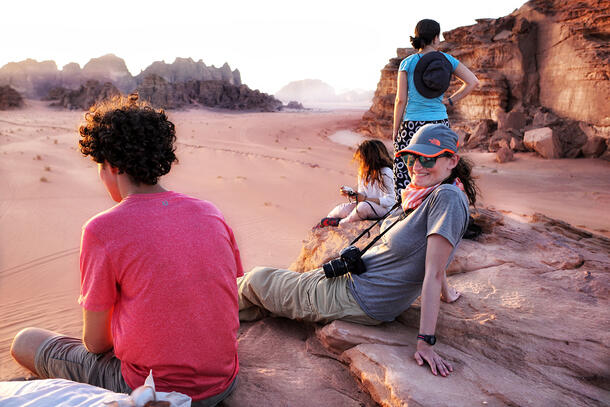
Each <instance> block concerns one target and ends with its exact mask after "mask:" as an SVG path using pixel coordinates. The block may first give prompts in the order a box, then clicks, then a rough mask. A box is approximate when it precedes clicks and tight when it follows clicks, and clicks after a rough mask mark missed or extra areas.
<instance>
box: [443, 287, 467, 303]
mask: <svg viewBox="0 0 610 407" xmlns="http://www.w3.org/2000/svg"><path fill="white" fill-rule="evenodd" d="M461 296H462V294H461V293H460V292H459V291H458V290H456V289H455V288H453V287H451V286H450V285H448V286H447V287H446V288H445V286H443V289H442V290H441V301H443V302H446V303H452V302H455V301H457V299H458V298H460V297H461Z"/></svg>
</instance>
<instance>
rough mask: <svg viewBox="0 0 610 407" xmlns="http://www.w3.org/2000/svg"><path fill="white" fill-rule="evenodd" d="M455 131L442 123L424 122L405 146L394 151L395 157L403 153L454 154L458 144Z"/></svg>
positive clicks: (432, 155)
mask: <svg viewBox="0 0 610 407" xmlns="http://www.w3.org/2000/svg"><path fill="white" fill-rule="evenodd" d="M459 144H460V142H459V137H458V135H457V133H456V132H454V131H453V130H451V129H450V128H449V127H447V126H445V125H444V124H426V125H425V126H422V127H420V129H419V130H417V132H416V133H415V134H414V135H413V138H411V141H410V142H409V145H408V146H407V147H406V148H403V149H402V150H400V151H398V152H396V157H400V156H401V155H403V154H417V155H423V156H424V157H436V156H439V155H441V154H443V153H451V154H456V153H457V151H458V146H459Z"/></svg>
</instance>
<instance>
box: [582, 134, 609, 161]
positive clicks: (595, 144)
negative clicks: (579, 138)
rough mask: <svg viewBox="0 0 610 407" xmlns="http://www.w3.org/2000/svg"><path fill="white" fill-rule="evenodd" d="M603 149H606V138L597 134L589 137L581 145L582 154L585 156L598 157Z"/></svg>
mask: <svg viewBox="0 0 610 407" xmlns="http://www.w3.org/2000/svg"><path fill="white" fill-rule="evenodd" d="M604 151H606V140H605V139H603V138H601V137H598V136H593V137H589V138H588V139H587V142H586V143H585V145H583V146H582V154H583V155H584V156H585V157H599V156H600V155H602V154H603V153H604Z"/></svg>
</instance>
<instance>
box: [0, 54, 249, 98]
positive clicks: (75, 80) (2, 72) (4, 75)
mask: <svg viewBox="0 0 610 407" xmlns="http://www.w3.org/2000/svg"><path fill="white" fill-rule="evenodd" d="M149 74H156V75H158V76H161V77H163V78H164V79H165V80H166V81H167V82H171V83H180V82H186V81H190V80H218V81H224V82H227V83H230V84H232V85H237V86H239V85H241V75H240V73H239V71H238V70H237V69H235V70H234V71H231V68H230V67H229V65H228V64H227V63H225V64H224V65H223V66H222V67H220V68H216V67H214V66H209V67H208V66H206V65H205V64H204V63H203V61H201V60H199V61H198V62H194V61H193V60H192V59H190V58H176V60H175V61H174V62H173V63H172V64H166V63H165V62H154V63H153V64H152V65H150V66H149V67H148V68H146V69H145V70H144V71H142V72H141V73H140V74H139V75H137V76H135V77H133V76H132V75H131V73H130V72H129V70H128V69H127V66H126V65H125V61H124V60H123V59H121V58H119V57H117V56H115V55H113V54H107V55H104V56H101V57H99V58H92V59H91V60H90V61H89V62H87V63H86V64H85V66H83V68H82V69H81V68H80V66H79V65H78V64H77V63H74V62H72V63H69V64H67V65H65V66H64V67H63V68H62V69H61V70H58V69H57V65H56V64H55V62H54V61H43V62H37V61H34V60H32V59H28V60H25V61H21V62H10V63H8V64H6V65H4V66H3V67H2V68H0V85H11V86H12V87H13V88H14V89H16V90H17V91H18V92H20V93H21V94H22V95H24V96H25V97H28V98H35V99H38V98H45V97H47V96H48V94H49V91H50V90H51V89H55V88H58V87H61V88H66V89H72V90H76V89H79V88H80V86H81V85H83V84H84V83H85V82H86V81H88V80H96V81H99V82H102V83H105V82H110V83H112V84H113V85H114V86H116V87H117V88H118V89H119V90H120V91H121V92H123V93H130V92H132V91H133V90H134V89H135V88H136V86H137V85H140V84H141V83H142V81H143V80H144V78H145V77H146V76H148V75H149Z"/></svg>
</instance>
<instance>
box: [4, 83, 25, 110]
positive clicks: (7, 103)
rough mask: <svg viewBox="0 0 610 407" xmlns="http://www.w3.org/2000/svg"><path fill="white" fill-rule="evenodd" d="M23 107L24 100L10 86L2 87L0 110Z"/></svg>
mask: <svg viewBox="0 0 610 407" xmlns="http://www.w3.org/2000/svg"><path fill="white" fill-rule="evenodd" d="M20 107H23V98H22V97H21V95H20V94H19V92H17V91H16V90H15V89H13V88H11V87H10V86H0V110H8V109H17V108H20Z"/></svg>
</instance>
